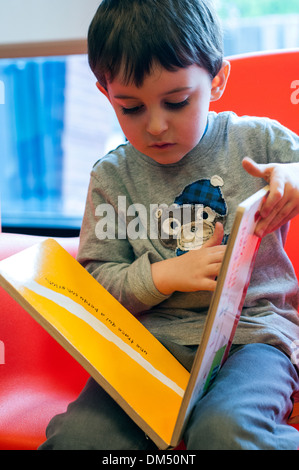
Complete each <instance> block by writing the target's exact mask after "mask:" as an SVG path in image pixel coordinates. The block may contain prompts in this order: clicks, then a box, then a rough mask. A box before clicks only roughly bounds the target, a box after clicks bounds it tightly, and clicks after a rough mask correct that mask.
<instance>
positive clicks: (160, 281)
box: [152, 222, 226, 295]
mask: <svg viewBox="0 0 299 470" xmlns="http://www.w3.org/2000/svg"><path fill="white" fill-rule="evenodd" d="M223 234H224V230H223V226H222V224H220V223H219V222H218V223H217V224H216V227H215V231H214V234H213V236H212V237H211V238H210V240H208V241H207V242H206V243H205V244H204V245H203V246H202V247H201V248H200V249H198V250H191V251H189V252H188V253H185V254H183V255H181V256H178V257H176V258H170V259H167V260H164V261H160V262H158V263H154V264H152V276H153V281H154V284H155V286H156V288H157V289H158V290H159V291H160V292H161V293H162V294H164V295H170V294H172V293H173V292H174V291H180V292H196V291H199V290H207V291H213V290H215V287H216V280H215V279H216V277H217V276H218V274H219V271H220V267H221V263H222V260H223V256H224V252H225V249H226V247H225V246H224V245H220V243H221V242H222V239H223Z"/></svg>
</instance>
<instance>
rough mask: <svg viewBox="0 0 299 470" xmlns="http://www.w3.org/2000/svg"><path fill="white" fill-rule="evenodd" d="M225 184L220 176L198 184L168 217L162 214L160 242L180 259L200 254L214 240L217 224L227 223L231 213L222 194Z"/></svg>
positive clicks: (178, 200) (184, 194)
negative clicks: (206, 244) (195, 252)
mask: <svg viewBox="0 0 299 470" xmlns="http://www.w3.org/2000/svg"><path fill="white" fill-rule="evenodd" d="M223 184H224V183H223V180H222V178H221V177H220V176H217V175H215V176H213V177H212V178H211V179H207V178H205V179H200V180H197V181H195V182H193V183H191V184H189V185H188V186H186V187H185V188H184V190H183V191H182V192H181V194H180V195H179V196H177V197H176V198H175V200H174V203H173V205H172V206H171V207H170V208H168V211H167V214H166V213H165V214H163V210H160V213H159V214H158V215H157V216H158V219H160V220H159V238H160V240H161V243H162V244H163V245H164V246H165V247H167V248H170V249H172V250H174V251H175V252H176V255H177V256H179V255H182V254H184V253H186V252H188V251H190V250H198V249H200V248H201V247H202V245H203V244H204V243H205V242H206V241H208V240H209V239H210V238H211V237H212V235H213V233H214V231H215V226H216V222H221V223H222V224H224V223H225V220H226V216H227V212H228V211H227V205H226V202H225V200H224V197H223V194H222V191H221V187H222V186H223ZM226 238H227V237H226ZM223 242H224V243H225V242H226V239H224V240H223Z"/></svg>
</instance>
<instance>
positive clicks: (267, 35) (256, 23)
mask: <svg viewBox="0 0 299 470" xmlns="http://www.w3.org/2000/svg"><path fill="white" fill-rule="evenodd" d="M216 7H217V10H218V12H219V15H220V18H221V20H222V23H223V29H224V49H225V55H234V54H242V53H246V52H255V51H264V50H269V49H272V50H273V49H285V48H286V49H290V48H296V47H299V3H298V0H288V1H287V2H282V1H281V0H247V1H244V0H216Z"/></svg>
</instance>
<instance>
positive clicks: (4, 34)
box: [0, 0, 100, 45]
mask: <svg viewBox="0 0 299 470" xmlns="http://www.w3.org/2000/svg"><path fill="white" fill-rule="evenodd" d="M99 4H100V0H0V45H1V44H2V45H3V44H9V43H10V44H12V43H22V42H25V43H27V42H44V41H59V40H74V39H85V38H86V35H87V30H88V26H89V24H90V21H91V19H92V17H93V15H94V13H95V12H96V9H97V7H98V5H99Z"/></svg>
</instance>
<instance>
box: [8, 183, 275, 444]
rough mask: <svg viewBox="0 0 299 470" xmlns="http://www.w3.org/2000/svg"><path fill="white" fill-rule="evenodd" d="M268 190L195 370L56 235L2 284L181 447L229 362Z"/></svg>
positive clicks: (161, 438)
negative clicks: (199, 404) (193, 416)
mask: <svg viewBox="0 0 299 470" xmlns="http://www.w3.org/2000/svg"><path fill="white" fill-rule="evenodd" d="M265 194H266V189H264V190H262V191H259V192H258V193H256V194H255V195H254V196H252V197H251V198H249V199H248V200H247V201H245V202H244V203H243V204H241V205H240V206H239V207H238V210H237V213H236V217H235V221H234V225H233V229H232V232H231V235H230V238H229V242H228V246H227V250H226V253H225V257H224V260H223V263H222V268H221V272H220V274H219V278H218V282H217V288H216V291H215V292H214V295H213V298H212V302H211V306H210V309H209V312H208V316H207V321H206V326H205V330H204V333H203V336H202V341H201V344H200V347H199V349H198V352H197V355H196V358H195V361H194V365H193V369H192V371H191V374H190V373H189V372H188V371H187V370H186V369H185V368H184V367H183V366H182V365H181V364H180V363H179V362H178V361H177V360H176V359H175V358H174V357H173V356H172V354H171V353H170V352H169V351H168V350H167V349H166V348H165V347H164V346H163V345H162V344H161V343H160V342H159V341H158V340H157V339H156V338H155V337H154V336H153V335H152V334H151V333H150V332H149V331H148V330H147V329H146V328H145V327H143V325H142V324H141V323H140V322H139V321H138V320H137V319H136V318H135V317H134V316H133V315H132V314H131V313H130V312H129V311H128V310H126V309H125V308H124V307H123V306H122V305H121V304H120V303H119V302H118V301H117V300H116V299H115V298H114V297H113V296H112V295H111V294H109V293H108V292H107V291H106V290H105V289H104V288H103V287H102V286H101V285H100V284H99V283H98V282H97V281H96V280H95V279H94V278H93V277H92V276H91V275H90V274H89V273H88V272H87V271H86V270H85V269H84V268H83V267H82V266H81V265H80V264H79V263H78V262H77V261H76V260H75V259H74V258H73V257H72V256H71V255H70V254H69V253H68V252H67V251H66V250H64V249H63V248H62V247H61V246H60V245H59V244H58V243H57V242H56V241H55V240H53V239H48V240H46V241H44V242H42V243H40V244H37V245H35V246H33V247H31V248H28V249H26V250H24V251H22V252H20V253H17V254H15V255H13V256H11V257H9V258H7V259H6V260H3V261H1V262H0V285H2V287H3V288H4V289H6V290H7V291H8V293H9V294H10V295H11V296H12V297H14V298H15V299H16V300H17V301H18V302H19V303H20V304H21V305H22V307H23V308H25V309H26V310H27V311H28V313H29V314H31V315H32V316H33V318H34V319H35V320H36V321H37V322H38V323H39V324H40V325H41V326H42V327H43V328H45V330H46V331H48V332H49V333H50V334H51V335H52V336H53V337H54V338H55V339H56V340H57V341H58V342H59V343H60V344H61V345H62V346H63V347H64V348H65V349H66V350H67V351H68V352H69V353H70V354H71V355H72V356H73V357H74V358H75V359H76V360H77V361H78V362H79V363H80V364H81V365H82V366H83V367H84V368H85V369H86V370H87V371H88V373H89V374H90V375H91V376H93V377H94V379H95V380H96V381H97V382H98V383H99V384H100V385H101V386H102V387H103V388H104V389H105V390H106V391H107V392H108V393H109V394H110V395H111V396H112V398H114V399H115V400H116V401H117V403H118V404H119V405H120V406H122V408H123V409H124V410H125V411H126V412H127V413H128V414H129V415H130V416H131V418H132V419H133V420H134V421H135V422H136V423H137V424H138V425H139V426H140V427H141V428H142V429H143V430H144V432H145V433H146V434H147V435H148V436H149V437H150V438H151V439H152V440H153V441H154V442H155V443H156V445H157V446H158V447H159V448H161V449H166V448H169V447H175V446H176V445H177V444H178V443H179V442H180V439H181V435H182V432H183V429H184V426H185V424H186V421H187V419H188V417H189V414H190V412H191V410H192V407H193V405H194V403H195V402H196V401H197V400H198V399H199V398H200V396H202V394H203V393H205V391H206V390H207V388H208V386H209V384H210V382H211V380H213V378H214V377H215V375H216V373H217V371H218V370H219V368H220V366H221V365H222V364H223V362H224V360H225V358H226V356H227V354H228V351H229V348H230V345H231V343H232V339H233V334H234V331H235V328H236V326H237V323H238V319H239V316H240V312H241V309H242V305H243V301H244V298H245V294H246V290H247V287H248V283H249V277H250V274H251V270H252V266H253V261H254V257H255V254H256V251H257V248H258V244H259V239H258V238H257V237H256V236H255V235H254V228H255V225H256V217H255V215H256V213H257V211H258V208H259V206H260V203H261V200H262V198H263V197H264V196H265Z"/></svg>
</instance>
